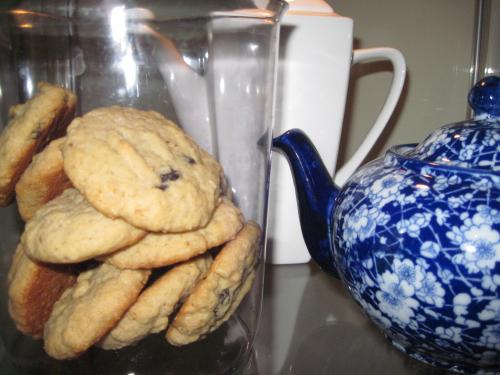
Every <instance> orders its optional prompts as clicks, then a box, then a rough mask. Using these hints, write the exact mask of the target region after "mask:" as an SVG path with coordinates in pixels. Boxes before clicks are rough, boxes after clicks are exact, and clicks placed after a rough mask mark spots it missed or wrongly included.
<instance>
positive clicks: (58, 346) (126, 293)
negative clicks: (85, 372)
mask: <svg viewBox="0 0 500 375" xmlns="http://www.w3.org/2000/svg"><path fill="white" fill-rule="evenodd" d="M149 274H150V271H146V270H120V269H118V268H115V267H113V266H111V265H109V264H105V263H103V264H101V265H99V266H98V267H96V268H94V269H90V270H88V271H85V272H82V273H81V274H80V275H79V276H78V279H77V281H76V284H75V285H74V286H73V287H71V288H70V289H67V290H66V291H65V292H64V293H63V295H62V296H61V298H60V299H59V300H58V301H57V302H56V303H55V304H54V307H53V309H52V313H51V315H50V318H49V320H48V321H47V323H46V324H45V329H44V334H43V338H44V347H45V351H46V352H47V354H48V355H50V356H51V357H53V358H56V359H69V358H74V357H77V356H78V355H79V354H81V353H83V352H84V351H85V350H87V349H88V348H89V347H90V346H92V345H93V344H95V343H96V342H98V341H99V340H100V339H101V338H102V337H103V336H104V335H105V334H106V333H107V332H108V331H109V330H110V329H112V328H113V327H114V326H115V325H116V324H117V323H118V321H119V320H120V319H121V317H122V316H123V314H125V312H126V311H127V310H128V308H129V307H130V306H132V304H133V303H134V302H135V301H136V300H137V297H138V296H139V293H140V292H141V290H142V288H143V287H144V285H145V284H146V281H147V279H148V277H149Z"/></svg>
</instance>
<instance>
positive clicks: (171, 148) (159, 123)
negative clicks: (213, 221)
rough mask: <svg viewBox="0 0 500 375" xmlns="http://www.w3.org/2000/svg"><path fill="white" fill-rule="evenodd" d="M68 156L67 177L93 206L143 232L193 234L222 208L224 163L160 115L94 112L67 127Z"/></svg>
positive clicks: (126, 110)
mask: <svg viewBox="0 0 500 375" xmlns="http://www.w3.org/2000/svg"><path fill="white" fill-rule="evenodd" d="M80 124H81V125H84V126H80ZM63 156H64V170H65V172H66V174H67V175H68V177H69V178H70V180H71V182H72V183H73V185H74V186H75V187H76V188H77V189H78V190H80V191H81V192H82V194H83V195H85V197H86V198H87V199H88V200H89V202H90V203H91V204H92V205H93V206H94V207H96V208H97V209H98V210H99V211H101V212H103V213H104V214H105V215H107V216H109V217H113V218H122V219H124V220H126V221H128V222H129V223H131V224H132V225H134V226H136V227H139V228H144V229H146V230H149V231H153V232H183V231H188V230H194V229H197V228H200V227H203V226H205V225H206V224H207V223H208V222H209V220H210V218H211V217H212V214H213V211H214V210H215V207H216V206H217V204H218V203H219V199H220V172H221V167H220V165H219V164H218V163H217V161H216V160H215V159H213V158H212V157H211V156H210V155H209V154H208V153H206V152H205V151H203V150H202V149H200V148H199V147H198V146H197V145H196V144H195V143H194V142H193V140H192V139H191V138H190V137H189V136H187V135H186V134H185V133H184V132H183V131H182V130H181V129H180V128H179V127H178V126H177V125H175V124H174V123H172V122H170V121H168V120H167V119H165V118H164V117H163V116H161V115H160V114H159V113H156V112H152V111H149V112H146V111H140V110H137V109H133V108H125V107H107V108H100V109H96V110H93V111H91V112H89V113H87V114H86V115H85V116H83V117H81V118H78V119H76V120H74V121H73V123H72V124H71V125H70V127H69V128H68V135H67V140H66V142H65V144H64V147H63Z"/></svg>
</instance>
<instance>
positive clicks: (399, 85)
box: [334, 47, 406, 186]
mask: <svg viewBox="0 0 500 375" xmlns="http://www.w3.org/2000/svg"><path fill="white" fill-rule="evenodd" d="M374 59H377V60H378V59H387V60H389V61H390V62H391V63H392V66H393V69H394V75H393V78H392V84H391V88H390V90H389V93H388V94H387V97H386V99H385V103H384V106H383V107H382V110H381V111H380V113H379V114H378V116H377V119H376V120H375V123H374V124H373V126H372V127H371V129H370V131H369V132H368V134H367V135H366V137H365V139H364V141H363V142H361V144H360V145H359V147H358V149H357V150H356V152H355V153H354V154H353V155H352V156H351V158H350V159H349V160H348V161H347V162H346V163H345V164H344V165H343V166H342V168H340V169H339V170H338V171H337V172H336V173H335V176H334V182H335V184H336V185H337V186H343V185H344V184H345V182H346V181H347V179H348V178H349V177H350V176H351V175H352V174H353V173H354V171H355V170H356V169H357V168H358V167H359V166H360V164H361V163H362V162H363V160H364V158H365V157H366V155H367V154H368V152H369V151H370V150H371V148H372V147H373V145H374V144H375V142H376V141H377V139H378V137H379V136H380V134H381V133H382V130H384V128H385V126H386V125H387V122H388V121H389V118H390V117H391V115H392V113H393V112H394V108H396V104H397V102H398V100H399V97H400V95H401V91H402V89H403V85H404V82H405V77H406V63H405V59H404V57H403V54H402V53H401V52H399V51H398V50H397V49H394V48H389V47H380V48H364V49H357V50H354V51H353V55H352V64H357V63H359V62H362V61H367V60H374Z"/></svg>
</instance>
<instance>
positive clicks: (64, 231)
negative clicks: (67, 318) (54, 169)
mask: <svg viewBox="0 0 500 375" xmlns="http://www.w3.org/2000/svg"><path fill="white" fill-rule="evenodd" d="M145 235H146V232H145V231H143V230H142V229H137V228H135V227H133V226H132V225H130V224H128V223H127V222H125V221H123V220H120V219H110V218H108V217H106V216H104V215H103V214H101V213H100V212H99V211H97V210H96V209H94V208H93V207H92V206H91V205H90V204H89V202H88V201H87V200H86V199H85V198H84V197H83V196H82V195H81V194H80V193H79V192H78V191H77V190H76V189H67V190H65V191H64V192H63V193H62V194H61V195H60V196H58V197H57V198H54V199H53V200H51V201H50V202H48V203H47V204H46V205H45V206H43V207H42V208H40V209H39V210H38V211H37V212H36V213H35V215H34V216H33V218H32V219H31V220H30V221H28V222H27V223H26V227H25V231H24V233H23V234H22V236H21V242H22V244H23V245H24V250H25V251H26V254H28V255H29V256H30V257H32V258H33V259H37V260H39V261H43V262H52V263H77V262H81V261H84V260H87V259H91V258H94V257H96V256H98V255H102V254H107V253H110V252H113V251H116V250H118V249H121V248H122V247H125V246H129V245H131V244H133V243H135V242H137V241H139V240H140V239H141V238H143V237H144V236H145Z"/></svg>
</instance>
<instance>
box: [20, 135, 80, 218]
mask: <svg viewBox="0 0 500 375" xmlns="http://www.w3.org/2000/svg"><path fill="white" fill-rule="evenodd" d="M64 141H65V138H59V139H56V140H54V141H52V142H50V143H49V145H48V146H47V147H45V148H44V149H43V150H42V151H41V152H40V153H38V154H36V155H35V156H34V157H33V160H32V161H31V163H30V165H29V166H28V168H26V170H25V171H24V173H23V174H22V176H21V178H20V179H19V182H18V183H17V184H16V201H17V207H18V209H19V214H20V215H21V217H22V218H23V220H24V221H28V220H29V219H31V218H32V217H33V215H34V214H35V212H36V211H37V210H38V209H39V208H40V207H42V206H43V205H44V204H45V203H47V202H49V201H51V200H52V199H54V198H55V197H57V196H59V195H60V194H61V193H62V192H63V191H64V190H66V189H68V188H70V187H71V186H72V185H71V181H70V180H69V179H68V177H67V176H66V174H65V173H64V168H63V158H62V152H61V150H60V147H61V145H62V144H63V143H64Z"/></svg>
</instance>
